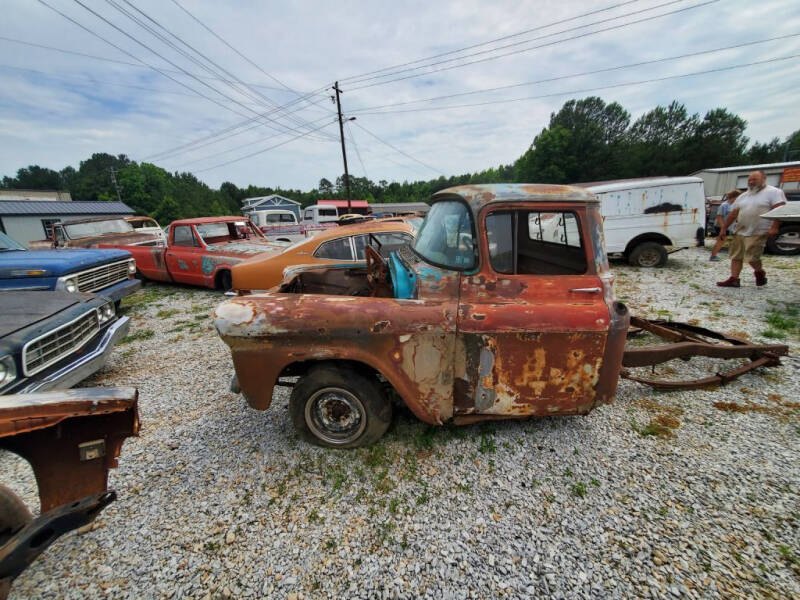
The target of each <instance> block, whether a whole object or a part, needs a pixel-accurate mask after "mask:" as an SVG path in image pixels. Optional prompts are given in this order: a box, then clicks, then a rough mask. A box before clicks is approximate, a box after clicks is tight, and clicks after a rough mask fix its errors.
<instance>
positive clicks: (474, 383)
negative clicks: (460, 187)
mask: <svg viewBox="0 0 800 600" xmlns="http://www.w3.org/2000/svg"><path fill="white" fill-rule="evenodd" d="M535 207H536V208H535V209H532V208H526V209H520V208H514V207H513V206H509V207H507V208H503V207H502V206H500V207H498V208H490V209H489V210H486V211H484V212H483V213H481V217H480V218H479V220H480V221H481V223H480V225H479V231H480V232H481V234H480V244H481V256H482V257H484V258H483V261H482V264H481V268H480V272H479V273H477V274H475V275H471V276H464V277H462V281H461V294H460V302H459V314H458V331H457V338H456V339H457V342H456V343H457V347H456V373H455V392H456V394H455V402H456V411H457V412H460V413H462V414H463V413H479V414H496V415H507V416H509V415H510V416H513V415H520V416H523V415H537V416H544V415H548V414H570V413H576V412H585V411H588V410H589V408H590V407H591V406H592V404H593V402H594V396H595V386H596V384H597V382H598V378H599V375H600V368H601V366H602V361H603V355H604V350H605V345H606V338H607V336H608V329H609V312H608V308H607V306H606V303H605V300H604V292H603V289H604V288H603V284H602V282H601V279H600V277H599V276H598V273H597V267H596V264H595V261H594V260H593V258H594V255H593V250H592V242H591V238H590V237H589V232H590V229H589V223H588V219H587V214H586V209H585V207H584V206H582V205H576V206H575V208H565V207H564V204H563V203H562V204H560V205H556V204H554V205H545V204H540V203H537V204H536V205H535Z"/></svg>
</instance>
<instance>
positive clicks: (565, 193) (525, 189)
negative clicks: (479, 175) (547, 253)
mask: <svg viewBox="0 0 800 600" xmlns="http://www.w3.org/2000/svg"><path fill="white" fill-rule="evenodd" d="M453 196H459V197H460V198H462V199H463V200H465V201H466V202H467V203H468V204H469V205H470V207H471V208H472V210H473V212H475V213H477V212H478V211H479V210H480V209H481V208H482V207H483V206H485V205H487V204H490V203H494V202H509V201H515V200H524V201H532V202H552V201H557V202H584V203H597V202H599V200H598V199H597V196H595V195H594V194H593V193H592V192H590V191H588V190H586V189H584V188H580V187H576V186H572V185H555V184H549V183H490V184H481V185H459V186H456V187H451V188H447V189H444V190H441V191H440V192H436V193H435V194H434V195H433V196H432V197H431V202H432V203H433V202H438V201H440V200H446V199H447V198H452V197H453Z"/></svg>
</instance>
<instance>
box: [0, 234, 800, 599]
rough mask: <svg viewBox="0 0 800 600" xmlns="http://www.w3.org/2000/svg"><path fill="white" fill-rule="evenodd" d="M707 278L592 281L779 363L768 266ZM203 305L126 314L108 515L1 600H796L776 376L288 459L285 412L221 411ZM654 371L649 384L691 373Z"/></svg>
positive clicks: (108, 375)
mask: <svg viewBox="0 0 800 600" xmlns="http://www.w3.org/2000/svg"><path fill="white" fill-rule="evenodd" d="M707 257H708V251H707V250H701V249H692V250H687V251H683V252H680V253H678V254H675V255H672V256H671V258H670V263H669V265H668V266H667V267H666V268H664V269H658V270H639V269H634V268H631V267H628V266H626V265H619V264H618V265H614V266H613V268H614V270H615V272H616V273H617V274H618V280H617V291H618V295H619V296H620V297H621V298H622V299H624V300H625V301H626V302H627V303H628V304H629V305H630V306H631V308H632V309H633V312H634V313H636V314H639V315H645V316H659V315H660V316H662V317H669V318H673V319H675V320H684V321H688V320H691V319H697V320H698V321H700V322H702V323H704V324H707V325H708V326H710V327H712V328H714V329H718V330H722V331H727V332H738V333H739V334H740V335H742V334H744V335H746V336H748V337H750V338H752V339H757V340H763V341H771V340H769V339H768V338H766V337H764V332H765V331H770V330H771V332H770V335H784V336H786V342H787V343H790V344H791V346H792V352H793V354H794V355H795V356H796V355H797V351H798V350H799V349H800V337H798V333H797V329H796V327H795V329H794V330H793V331H789V332H788V333H786V331H787V329H786V328H787V327H791V324H787V322H786V319H785V318H784V319H783V321H781V319H779V318H777V317H775V316H773V317H771V324H769V323H768V322H767V320H766V319H767V317H768V314H769V313H770V312H772V313H775V314H779V315H783V317H786V316H787V315H788V314H789V313H790V312H791V309H792V308H794V309H797V308H800V305H799V304H798V302H799V301H800V298H798V293H797V291H798V289H800V287H798V284H800V259H798V258H795V257H768V258H767V259H766V266H767V271H768V275H769V277H770V282H769V285H768V286H767V287H766V288H763V289H757V288H755V287H754V285H753V281H752V275H751V274H750V273H746V274H745V276H744V277H743V284H744V286H745V287H742V288H741V289H738V290H736V289H719V288H716V287H715V286H714V285H713V282H714V281H716V280H720V279H724V278H725V277H726V276H727V262H726V261H723V262H720V263H709V262H708V261H707ZM221 299H222V297H221V296H220V295H219V294H218V293H214V292H210V291H204V290H196V289H189V288H181V287H176V286H165V285H152V286H151V285H148V286H147V287H146V288H145V289H144V290H142V291H140V292H139V293H138V294H137V295H136V296H134V297H132V299H131V300H132V302H129V306H130V308H129V309H128V314H130V315H132V316H133V318H134V323H133V329H132V331H133V332H134V333H133V337H135V338H138V339H135V340H131V341H129V342H128V343H126V344H124V345H122V346H120V347H119V348H118V349H117V350H116V351H115V353H114V357H113V358H112V360H111V362H110V363H109V365H108V367H107V368H106V369H105V370H104V371H103V372H102V373H100V374H99V375H97V376H96V377H94V378H93V379H92V380H90V381H89V382H88V385H134V386H137V387H138V388H139V391H140V413H141V419H142V432H141V437H139V438H137V439H132V440H129V441H128V442H126V443H125V446H124V448H123V453H122V457H121V459H120V466H119V468H118V469H117V470H115V471H112V473H111V476H110V485H111V487H113V488H115V489H116V490H117V491H118V493H119V499H118V500H117V502H115V503H114V504H112V505H111V506H110V507H109V508H108V509H107V510H106V511H105V512H103V513H102V514H101V516H100V517H99V519H98V520H97V521H96V523H95V526H94V528H93V529H92V530H91V531H89V532H87V533H83V534H77V533H74V534H70V535H68V536H66V537H64V538H62V539H61V540H60V541H58V542H57V543H56V544H55V545H54V546H52V547H51V548H50V549H49V550H48V551H47V552H46V553H45V554H44V555H43V556H42V557H40V558H39V559H38V560H37V561H36V563H35V564H34V565H33V566H32V567H31V568H30V569H28V570H27V571H26V572H25V573H24V574H23V575H22V576H21V577H20V578H19V579H18V580H17V581H16V582H15V585H14V588H13V591H12V597H17V598H27V597H48V598H56V597H58V598H85V597H111V598H121V597H126V598H162V597H163V598H183V597H196V598H217V597H237V598H238V597H275V598H294V599H300V598H318V597H331V598H342V597H348V598H357V597H360V598H416V597H425V598H467V597H469V598H488V597H496V598H523V597H533V596H548V597H554V598H559V597H562V598H567V597H569V598H584V597H585V598H597V597H604V598H605V597H609V598H614V597H653V598H666V597H670V596H675V597H689V598H694V597H701V598H737V597H748V598H750V597H772V598H789V597H795V598H797V597H800V535H798V526H800V496H798V489H800V455H799V454H798V450H800V410H799V409H798V404H797V402H798V400H800V394H798V391H799V388H800V385H799V384H798V381H800V379H799V378H798V375H800V362H799V361H798V359H797V358H789V359H787V360H784V364H783V366H781V367H779V368H775V369H770V370H765V371H762V372H760V373H753V374H748V375H745V376H744V377H742V378H741V379H739V380H737V381H736V382H734V383H732V384H731V385H729V386H727V387H725V388H720V389H716V390H705V391H690V392H671V393H657V392H654V391H652V390H650V389H649V388H646V387H644V386H641V385H639V384H636V383H633V382H630V381H622V382H621V383H620V387H619V392H618V396H617V400H616V402H615V403H614V404H612V405H609V406H604V407H601V408H600V409H598V410H596V411H594V412H593V413H592V414H590V415H589V416H585V417H556V418H546V419H538V420H530V421H524V422H498V423H492V424H488V425H486V424H484V425H475V426H469V427H462V428H454V427H448V428H432V427H428V426H426V425H424V424H422V423H420V422H418V421H416V420H414V419H413V418H412V417H411V416H409V415H408V414H406V413H403V412H400V411H396V413H395V419H394V423H393V425H392V428H391V430H390V431H389V433H388V434H387V436H386V438H385V439H384V440H382V441H381V442H379V443H378V444H376V445H375V446H373V447H372V448H369V449H361V450H356V451H331V450H324V449H320V448H316V447H313V446H309V445H306V444H304V443H302V442H299V441H298V439H297V438H296V436H295V434H294V432H293V431H292V427H291V423H290V420H289V417H288V413H287V410H286V409H287V404H288V393H287V391H286V390H285V389H283V388H279V389H278V390H277V392H276V395H275V399H274V402H273V405H272V408H271V409H270V410H268V411H266V412H263V413H262V412H257V411H253V410H251V409H249V408H248V407H247V405H246V404H245V402H244V401H243V400H242V399H241V398H239V397H237V396H234V395H232V394H230V393H229V392H228V391H227V389H228V383H229V379H230V375H231V364H230V358H229V354H228V351H227V348H226V347H225V346H224V344H223V343H222V342H221V341H220V340H219V339H218V338H217V336H216V334H215V333H214V331H213V330H212V329H211V326H210V325H209V319H208V315H209V313H210V311H211V310H212V309H213V307H214V306H215V305H216V304H217V303H218V302H219V301H220V300H221ZM126 302H127V301H126ZM787 302H788V303H789V304H788V305H787V304H786V303H787ZM791 303H793V304H791ZM787 306H788V308H787ZM677 362H678V364H677V365H674V366H668V367H666V368H665V367H662V368H661V371H660V372H661V374H662V375H666V376H668V375H670V374H673V375H674V372H675V371H674V370H675V369H677V370H680V373H681V374H687V375H691V376H695V377H700V376H703V375H705V374H707V373H709V372H713V371H714V370H715V365H713V364H711V362H710V361H707V360H698V359H693V360H692V361H691V362H690V363H683V362H681V361H677ZM715 402H717V403H719V402H725V403H734V404H733V405H730V404H728V405H726V404H718V406H715V405H714V403H715ZM0 473H2V475H3V477H2V481H4V482H9V483H10V484H11V486H12V487H14V488H15V489H16V490H17V491H19V492H21V493H22V494H23V495H24V497H25V498H26V499H27V500H28V501H29V503H32V502H33V500H34V498H35V497H34V495H33V494H34V489H33V488H32V486H31V483H32V482H31V481H30V479H31V478H30V471H29V469H28V468H27V465H26V464H25V463H24V462H22V461H19V460H18V459H15V458H14V457H12V456H9V455H5V456H3V457H0Z"/></svg>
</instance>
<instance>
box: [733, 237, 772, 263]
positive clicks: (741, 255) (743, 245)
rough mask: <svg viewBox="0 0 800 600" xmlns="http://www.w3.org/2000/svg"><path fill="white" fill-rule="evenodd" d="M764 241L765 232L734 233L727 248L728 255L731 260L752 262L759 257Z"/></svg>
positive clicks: (765, 240)
mask: <svg viewBox="0 0 800 600" xmlns="http://www.w3.org/2000/svg"><path fill="white" fill-rule="evenodd" d="M766 243H767V234H766V233H762V234H760V235H734V236H733V241H732V242H731V247H730V248H729V249H728V255H729V256H730V258H731V260H744V261H745V262H754V261H757V260H760V259H761V255H762V254H763V253H764V246H765V245H766Z"/></svg>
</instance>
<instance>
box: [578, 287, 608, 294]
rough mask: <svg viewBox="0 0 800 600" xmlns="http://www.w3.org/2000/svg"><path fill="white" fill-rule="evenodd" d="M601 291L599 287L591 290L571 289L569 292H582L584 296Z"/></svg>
mask: <svg viewBox="0 0 800 600" xmlns="http://www.w3.org/2000/svg"><path fill="white" fill-rule="evenodd" d="M602 291H603V290H602V289H600V288H599V287H592V288H572V289H571V290H570V292H584V293H586V294H595V293H599V292H602Z"/></svg>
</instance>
